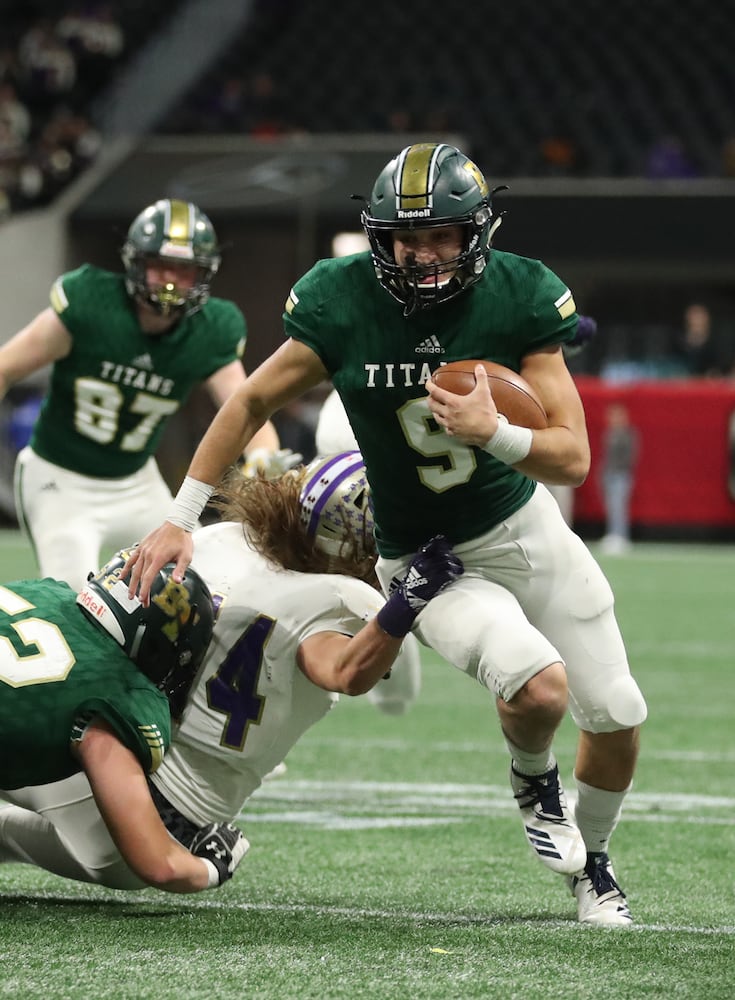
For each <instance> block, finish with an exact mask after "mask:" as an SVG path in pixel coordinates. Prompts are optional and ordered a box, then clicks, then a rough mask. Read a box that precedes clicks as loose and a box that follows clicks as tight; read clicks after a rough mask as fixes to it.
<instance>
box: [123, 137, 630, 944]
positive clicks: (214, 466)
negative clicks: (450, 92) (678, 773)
mask: <svg viewBox="0 0 735 1000" xmlns="http://www.w3.org/2000/svg"><path fill="white" fill-rule="evenodd" d="M500 221H501V216H500V215H499V214H498V213H497V211H496V209H495V207H494V205H493V192H491V191H490V190H489V187H488V184H487V182H486V180H485V177H484V176H483V174H482V173H481V172H480V170H479V169H478V167H477V166H476V165H475V164H474V163H473V162H472V161H471V160H470V159H468V158H467V156H465V155H464V154H463V153H462V152H461V151H460V150H458V149H456V148H455V147H452V146H449V145H445V144H443V143H419V144H416V145H412V146H408V147H407V148H406V149H404V150H402V151H401V153H400V154H399V155H398V156H396V157H395V158H394V159H392V160H391V161H390V162H389V163H388V164H387V165H386V167H385V168H384V169H383V170H382V171H381V173H380V175H379V176H378V178H377V180H376V182H375V185H374V187H373V190H372V193H371V196H370V200H369V202H368V203H367V204H366V205H365V207H364V210H363V212H362V225H363V228H364V230H365V232H366V234H367V236H368V239H369V241H370V250H369V251H366V252H364V253H358V254H355V255H353V256H350V257H341V258H337V259H332V260H321V261H319V262H318V263H317V264H316V265H315V266H314V267H313V268H312V269H311V270H310V271H309V272H308V273H307V274H306V275H304V276H303V277H302V278H301V279H300V280H299V281H298V282H297V283H296V285H295V286H294V288H293V290H292V291H291V294H290V296H289V299H288V302H287V305H286V311H285V314H284V324H285V331H286V334H287V337H288V339H287V340H286V342H285V343H284V344H283V345H282V346H281V347H280V348H279V349H278V350H277V351H276V352H275V353H274V354H273V355H272V356H271V357H270V358H268V359H267V360H266V361H265V362H264V363H263V364H262V365H261V366H260V367H259V368H258V369H257V370H256V371H255V372H254V373H253V374H252V375H251V377H250V378H249V380H248V382H247V384H246V385H245V386H244V387H242V388H241V389H239V390H237V392H236V393H235V394H234V395H233V396H232V397H231V399H230V400H229V401H228V402H227V403H226V404H225V405H224V406H223V407H222V409H221V410H220V411H219V413H218V414H217V415H216V416H215V418H214V420H213V422H212V425H211V427H210V428H209V430H208V431H207V433H206V435H205V436H204V438H203V439H202V441H201V442H200V445H199V447H198V448H197V450H196V452H195V454H194V458H193V460H192V462H191V465H190V467H189V474H188V476H187V477H186V479H185V480H184V483H183V484H182V487H181V489H180V490H179V493H178V494H177V497H176V500H175V501H174V504H173V506H172V508H171V510H170V512H169V515H168V518H167V520H166V521H165V522H164V524H163V525H161V526H160V527H159V528H157V529H156V530H155V531H154V532H152V533H151V534H150V535H149V536H148V537H147V538H145V539H144V540H143V542H142V544H141V545H140V546H139V547H138V548H137V549H136V550H135V551H134V552H133V553H132V555H131V558H130V560H129V562H128V565H127V567H126V569H125V573H126V574H127V573H129V576H130V589H129V592H130V593H131V594H135V593H136V592H137V593H138V594H139V596H140V598H141V600H143V601H145V600H147V597H148V587H149V584H150V582H151V580H152V579H153V578H154V574H155V572H156V571H157V570H158V568H160V566H161V565H163V564H164V563H166V562H168V561H169V560H172V561H174V562H175V563H176V568H175V570H174V577H176V575H177V574H180V573H182V572H183V571H184V569H185V567H186V566H187V565H188V563H189V561H190V559H191V555H192V539H191V531H192V529H193V528H194V526H195V523H196V518H197V517H198V515H199V512H200V511H201V509H202V507H203V505H204V504H205V503H206V501H207V498H208V497H209V495H210V494H211V492H212V490H213V489H214V485H215V484H216V483H217V482H218V480H219V478H220V477H221V476H222V474H223V473H224V471H225V470H226V468H227V467H228V465H229V464H230V463H232V462H233V461H235V459H236V458H237V456H238V455H239V454H240V452H241V451H242V449H243V448H244V446H245V445H246V444H247V442H248V441H250V439H251V438H252V435H253V434H254V433H255V432H256V431H257V429H258V428H259V427H260V426H261V425H262V423H263V421H264V420H265V419H267V418H268V417H269V416H270V414H271V413H273V411H274V410H275V409H277V408H278V407H280V406H283V405H284V404H285V403H286V402H288V401H289V400H290V399H292V398H293V397H294V396H296V395H298V394H300V393H302V392H304V391H305V390H307V389H308V388H310V387H312V386H314V385H317V384H318V383H320V382H322V381H324V380H325V379H331V380H332V382H333V384H334V386H335V388H336V389H337V391H338V392H339V395H340V397H341V398H342V401H343V403H344V405H345V408H346V410H347V412H348V414H349V417H350V423H351V426H352V429H353V431H354V434H355V437H356V439H357V441H358V443H359V446H360V450H361V451H362V453H363V456H364V458H365V464H366V467H367V476H368V480H369V483H370V486H371V491H372V497H373V502H374V513H375V526H376V537H377V544H378V550H379V552H380V560H379V564H378V574H379V576H380V578H381V582H382V585H383V587H384V589H385V590H386V591H389V589H390V586H391V581H392V580H393V579H395V578H396V576H400V574H401V572H402V570H403V569H404V568H405V566H406V564H407V559H408V558H410V555H409V554H410V553H412V552H413V551H414V550H415V548H416V546H417V544H420V542H421V540H422V539H423V538H426V537H430V536H431V535H433V534H436V533H437V532H440V533H442V534H444V535H446V537H447V538H448V539H449V540H450V541H451V542H452V544H453V546H454V549H455V551H456V553H457V554H458V555H459V556H460V557H461V559H462V560H463V562H464V564H465V567H466V573H465V575H464V576H463V577H462V579H461V580H458V581H457V582H456V583H455V584H454V585H453V586H452V587H450V588H449V589H448V590H447V591H446V592H445V593H443V594H440V595H439V597H437V598H436V600H434V601H433V602H432V603H431V605H430V606H429V607H427V608H426V609H425V610H424V611H423V612H422V614H421V615H419V617H418V619H417V621H416V623H415V626H414V629H413V631H414V634H415V635H416V636H417V637H418V638H419V639H420V640H421V641H422V642H423V643H425V644H426V645H428V646H430V647H432V648H433V649H435V650H436V651H437V652H438V653H440V654H441V655H442V656H443V657H444V658H445V659H446V660H448V661H449V662H450V663H452V664H453V665H454V666H455V667H457V668H458V669H460V670H462V671H464V672H465V673H467V674H468V675H469V676H470V677H472V678H474V679H476V680H478V681H479V682H480V683H481V684H483V685H484V686H485V687H487V688H488V690H489V691H490V692H491V693H492V695H493V696H494V699H495V704H496V708H497V712H498V715H499V717H500V723H501V727H502V731H503V734H504V736H505V739H506V742H507V744H508V748H509V751H510V754H511V786H512V789H513V794H514V796H515V798H516V800H517V802H518V805H519V807H520V813H521V819H522V822H523V828H524V832H525V834H526V837H527V840H528V842H529V844H530V846H531V848H532V849H533V850H534V851H535V853H536V855H537V856H538V858H539V859H540V860H541V861H542V862H543V863H545V864H546V865H548V866H549V867H550V868H551V869H552V870H553V871H556V872H558V873H559V874H561V875H563V876H564V877H565V878H566V879H567V880H568V885H569V887H570V888H571V890H572V892H573V893H574V896H575V897H576V902H577V914H578V918H579V919H580V921H583V922H586V923H592V924H604V925H608V926H627V925H629V924H630V923H631V915H630V910H629V908H628V904H627V901H626V898H625V894H624V893H623V891H622V889H621V888H620V886H619V884H618V882H617V880H616V878H615V874H614V871H613V868H612V865H611V864H610V859H609V855H608V842H609V840H610V837H611V835H612V833H613V831H614V829H615V827H616V825H617V823H618V820H619V817H620V814H621V810H622V804H623V800H624V798H625V795H626V792H627V790H628V789H629V787H630V785H631V782H632V778H633V772H634V769H635V763H636V760H637V756H638V745H639V727H640V725H641V723H642V722H643V721H644V720H645V717H646V712H647V709H646V704H645V701H644V698H643V696H642V694H641V692H640V690H639V688H638V685H637V684H636V682H635V680H634V679H633V677H632V676H631V673H630V668H629V665H628V660H627V655H626V651H625V647H624V644H623V640H622V637H621V635H620V630H619V628H618V625H617V622H616V619H615V613H614V599H613V594H612V591H611V588H610V586H609V584H608V582H607V580H606V579H605V577H604V575H603V573H602V571H601V569H600V568H599V566H598V565H597V563H596V562H595V560H594V559H593V558H592V556H591V554H590V552H589V551H588V549H587V548H586V546H585V545H584V544H583V543H582V541H581V540H580V539H579V538H578V537H577V536H576V535H575V534H574V533H573V532H572V531H571V530H570V528H569V527H568V525H566V523H565V522H564V519H563V517H562V516H561V513H560V511H559V507H558V505H557V504H556V502H555V501H554V499H553V497H552V496H551V495H550V493H549V491H548V490H547V489H546V488H545V486H543V485H541V484H543V483H544V482H549V483H562V484H564V483H567V484H570V485H578V484H579V483H581V482H582V481H583V480H584V478H585V477H586V475H587V473H588V471H589V465H590V451H589V442H588V438H587V429H586V423H585V415H584V410H583V407H582V403H581V400H580V398H579V394H578V392H577V390H576V387H575V385H574V381H573V380H572V377H571V375H570V373H569V370H568V369H567V366H566V364H565V361H564V354H563V345H564V344H565V343H566V342H568V341H570V340H571V339H572V338H573V337H574V336H575V333H576V330H577V326H578V317H577V313H576V307H575V304H574V299H573V297H572V293H571V291H570V290H569V289H568V288H567V287H566V285H565V284H564V283H563V282H562V281H561V280H560V279H559V278H558V277H557V275H555V274H554V273H553V272H552V271H550V270H549V269H548V268H547V267H546V266H545V265H544V264H543V263H541V262H540V261H538V260H532V259H529V258H526V257H521V256H518V255H516V254H512V253H506V252H503V251H500V250H495V249H492V248H491V244H492V237H493V234H494V233H495V231H496V230H497V227H498V225H499V224H500ZM376 279H377V280H376ZM469 358H483V359H488V360H491V361H495V362H499V363H500V364H504V365H506V366H508V367H510V368H512V369H514V370H515V371H517V372H520V373H521V374H522V375H523V376H524V378H525V379H526V380H527V381H528V382H530V383H531V385H532V386H533V387H534V388H535V390H536V392H537V393H538V395H539V397H540V398H541V400H542V402H543V405H544V408H545V410H546V414H547V417H548V427H547V428H544V429H542V430H530V429H528V428H525V427H520V426H514V425H512V424H509V423H507V422H506V421H504V420H503V421H501V420H499V417H498V413H497V409H496V406H495V403H494V401H493V398H492V393H491V391H490V388H489V385H488V381H487V377H486V376H485V374H484V369H482V368H481V366H478V372H477V385H476V387H475V389H474V390H473V392H471V393H470V394H469V395H467V396H457V395H454V394H452V393H448V392H446V391H444V390H442V389H440V388H439V387H438V386H435V385H434V384H433V383H432V381H431V374H432V372H433V371H434V370H435V369H436V368H437V367H438V366H439V364H441V363H442V362H448V361H455V360H460V359H469ZM567 708H568V709H569V711H570V713H571V715H572V717H573V719H574V721H575V723H576V725H577V727H578V729H579V741H578V749H577V756H576V762H575V778H576V785H577V794H578V798H577V804H576V809H575V810H574V812H573V811H572V809H571V808H570V806H568V805H567V802H566V797H565V794H564V791H563V788H562V786H561V783H560V781H559V772H558V767H557V763H556V759H555V757H554V754H553V751H552V742H553V737H554V734H555V732H556V730H557V728H558V726H559V724H560V722H561V720H562V718H563V717H564V714H565V713H566V711H567Z"/></svg>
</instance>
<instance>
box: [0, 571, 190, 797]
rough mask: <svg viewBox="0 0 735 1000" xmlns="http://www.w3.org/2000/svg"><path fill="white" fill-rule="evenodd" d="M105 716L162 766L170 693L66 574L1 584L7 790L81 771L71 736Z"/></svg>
mask: <svg viewBox="0 0 735 1000" xmlns="http://www.w3.org/2000/svg"><path fill="white" fill-rule="evenodd" d="M93 716H101V717H102V718H103V719H105V720H106V722H107V723H109V725H110V726H111V727H112V729H113V730H114V732H115V734H116V735H117V737H118V738H119V739H120V741H121V742H122V743H124V744H125V746H126V747H128V749H129V750H131V751H132V753H134V754H135V756H136V757H137V758H138V760H139V761H140V763H141V766H142V767H143V770H144V771H146V772H147V773H151V772H153V771H155V770H156V768H157V767H158V765H159V764H160V763H161V760H162V759H163V754H164V752H165V750H166V749H167V747H168V745H169V743H170V741H171V715H170V710H169V704H168V699H167V698H166V696H165V695H164V694H163V693H162V692H161V691H159V690H158V689H157V688H156V687H155V685H154V684H153V683H152V682H151V681H149V680H148V678H147V677H145V676H144V675H143V674H142V673H141V672H140V671H139V670H138V668H137V667H136V666H135V664H134V663H133V662H132V661H131V660H130V659H128V657H127V656H126V654H125V653H124V652H123V651H122V649H121V648H120V646H118V644H117V643H116V642H115V640H114V639H113V638H112V637H111V636H109V635H108V634H107V633H106V632H103V631H102V630H101V629H100V628H99V627H98V626H97V625H95V624H94V622H91V621H89V620H88V619H87V618H85V617H84V615H83V613H82V610H81V608H79V606H78V605H77V604H76V594H75V592H74V591H73V590H72V589H71V588H70V587H69V586H68V585H67V584H66V583H62V582H61V581H58V580H51V579H48V578H47V579H45V580H21V581H19V582H16V583H8V584H4V585H3V586H0V788H4V789H9V788H21V787H23V786H24V785H42V784H46V783H47V782H50V781H58V780H60V779H61V778H66V777H68V776H69V775H70V774H74V773H75V772H76V771H79V770H80V766H79V763H78V761H77V760H76V759H75V758H74V757H73V756H72V755H71V752H70V740H71V739H72V738H73V737H74V735H75V733H76V735H77V736H78V735H79V732H80V730H82V729H83V727H84V726H85V725H86V723H87V721H88V720H89V719H90V718H91V717H93Z"/></svg>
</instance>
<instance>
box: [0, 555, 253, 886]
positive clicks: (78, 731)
mask: <svg viewBox="0 0 735 1000" xmlns="http://www.w3.org/2000/svg"><path fill="white" fill-rule="evenodd" d="M124 562H125V559H124V558H117V559H116V560H113V561H112V562H110V563H108V564H107V565H106V566H105V567H104V568H103V569H102V570H100V571H99V573H97V574H96V575H95V576H94V577H91V578H90V580H89V581H88V582H87V584H86V586H85V588H84V590H83V591H82V592H81V593H80V594H78V595H75V594H74V591H72V590H71V588H70V587H69V586H68V585H67V584H66V583H63V582H62V581H58V580H49V579H45V580H20V581H17V582H15V583H9V584H6V585H4V586H2V587H0V639H1V641H0V790H2V795H3V796H4V797H5V798H8V799H11V800H12V799H13V797H14V795H15V794H20V793H19V792H17V790H18V789H20V788H21V786H38V789H37V790H38V791H39V792H41V793H43V791H44V789H47V788H54V787H56V786H55V785H53V784H51V785H49V784H47V783H48V782H58V781H59V780H60V779H65V778H67V776H69V775H78V778H79V779H81V781H82V784H83V785H84V787H85V788H86V790H87V796H88V799H89V803H90V807H92V808H93V809H94V811H95V814H96V816H97V822H98V823H99V826H100V829H101V831H102V835H103V836H104V838H105V841H106V842H107V843H109V844H111V845H112V844H114V845H115V849H116V851H119V856H121V857H122V858H124V859H125V861H124V862H122V861H121V864H124V866H125V868H126V870H127V871H129V872H133V873H135V877H136V879H138V880H139V883H140V885H150V886H155V887H156V888H158V889H165V890H167V891H168V892H179V893H182V892H199V891H201V890H202V889H208V888H211V887H214V886H218V885H221V884H222V883H223V882H225V881H226V880H227V879H228V878H230V876H231V875H232V873H233V871H234V870H235V868H236V867H237V865H238V863H239V862H240V860H241V859H242V858H243V857H244V855H245V852H246V851H247V848H248V842H247V841H246V840H245V838H244V837H243V835H242V833H241V832H240V831H239V830H238V829H237V828H236V827H234V826H232V825H230V824H208V825H207V826H206V827H205V828H204V829H197V830H196V831H194V834H193V836H192V837H191V838H190V841H189V843H188V844H187V848H188V850H187V849H185V848H183V847H182V846H181V845H179V844H177V843H176V842H175V841H174V840H172V838H171V837H170V836H169V835H168V832H167V830H166V828H165V826H164V825H163V823H162V821H161V818H160V816H159V815H158V812H157V810H156V808H155V806H154V803H153V799H152V797H151V792H150V790H149V787H148V776H149V775H151V774H153V773H154V772H155V770H156V769H157V768H158V767H159V766H160V764H161V760H162V758H163V755H164V753H165V751H166V749H167V747H168V746H169V744H170V741H171V728H172V726H171V716H172V715H173V717H174V719H177V718H178V716H179V714H180V712H181V709H182V707H183V705H184V703H185V701H186V697H187V694H188V692H189V688H190V687H191V684H192V682H193V680H194V678H195V676H196V673H197V670H198V668H199V666H200V664H201V662H202V659H203V657H204V654H205V652H206V650H207V647H208V645H209V642H210V640H211V638H212V626H213V619H214V609H213V607H212V599H211V596H210V594H209V591H208V590H207V587H206V585H205V584H204V583H203V582H202V580H201V578H200V577H199V575H198V574H197V573H196V572H195V571H194V570H191V569H190V570H188V571H187V573H186V575H185V577H184V580H183V581H182V582H181V583H175V582H174V581H173V580H172V579H171V577H170V575H169V574H168V572H166V571H162V572H161V573H159V574H158V577H157V579H156V581H155V583H154V586H153V594H154V596H153V598H152V600H151V603H150V605H149V606H148V607H147V608H143V607H141V604H140V602H139V601H130V600H129V599H128V596H127V593H126V590H127V588H126V586H125V584H124V583H123V582H122V581H121V580H120V570H121V569H122V566H123V565H124ZM69 780H71V781H74V778H71V779H69ZM60 783H61V785H63V784H64V783H65V782H64V781H63V780H62V781H61V782H60ZM14 790H16V791H14ZM34 790H35V789H34ZM26 792H28V789H26ZM77 818H78V819H79V818H80V817H79V816H77ZM37 834H38V830H37V827H35V826H33V825H31V826H29V827H27V828H26V830H25V832H24V844H25V848H26V850H31V851H32V850H33V845H34V844H35V843H37ZM53 839H54V841H55V842H57V843H58V842H59V837H58V836H56V834H55V832H54V838H53Z"/></svg>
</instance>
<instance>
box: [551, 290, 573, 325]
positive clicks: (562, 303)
mask: <svg viewBox="0 0 735 1000" xmlns="http://www.w3.org/2000/svg"><path fill="white" fill-rule="evenodd" d="M554 305H555V306H556V308H557V310H558V312H559V315H560V316H561V318H562V319H566V318H567V316H571V315H572V313H573V312H575V311H576V308H577V307H576V305H575V304H574V298H573V296H572V293H571V292H570V291H569V289H568V288H567V290H566V292H564V294H563V295H560V296H559V298H558V299H557V300H556V302H555V303H554Z"/></svg>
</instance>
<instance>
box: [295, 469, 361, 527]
mask: <svg viewBox="0 0 735 1000" xmlns="http://www.w3.org/2000/svg"><path fill="white" fill-rule="evenodd" d="M364 464H365V463H364V462H363V459H362V454H361V453H360V452H359V451H349V452H342V453H341V454H339V455H335V456H334V457H333V458H331V459H326V460H325V461H324V463H323V464H322V465H321V467H320V468H319V469H318V471H317V472H316V473H315V474H314V475H313V476H312V478H311V479H310V480H309V482H308V483H306V484H305V486H304V488H303V489H302V491H301V502H302V504H304V503H305V501H306V499H307V498H308V496H309V494H310V493H312V492H313V491H315V490H316V488H317V487H318V485H319V481H320V480H321V479H322V478H324V477H325V476H327V475H330V473H332V475H331V476H330V481H329V482H328V483H327V484H325V486H324V487H323V488H322V489H321V491H319V493H318V495H317V497H316V499H315V502H314V506H313V508H312V509H311V512H310V514H309V521H308V524H307V526H306V530H307V532H308V533H309V535H311V536H314V535H316V532H317V528H318V527H319V518H320V516H321V513H322V511H323V509H324V507H325V506H326V504H327V503H328V502H329V499H330V497H331V496H332V495H333V494H334V493H335V491H336V490H337V488H338V487H339V485H340V484H341V483H342V482H344V480H345V479H347V478H348V476H351V475H352V474H353V473H354V472H355V471H356V470H358V469H362V468H364Z"/></svg>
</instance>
